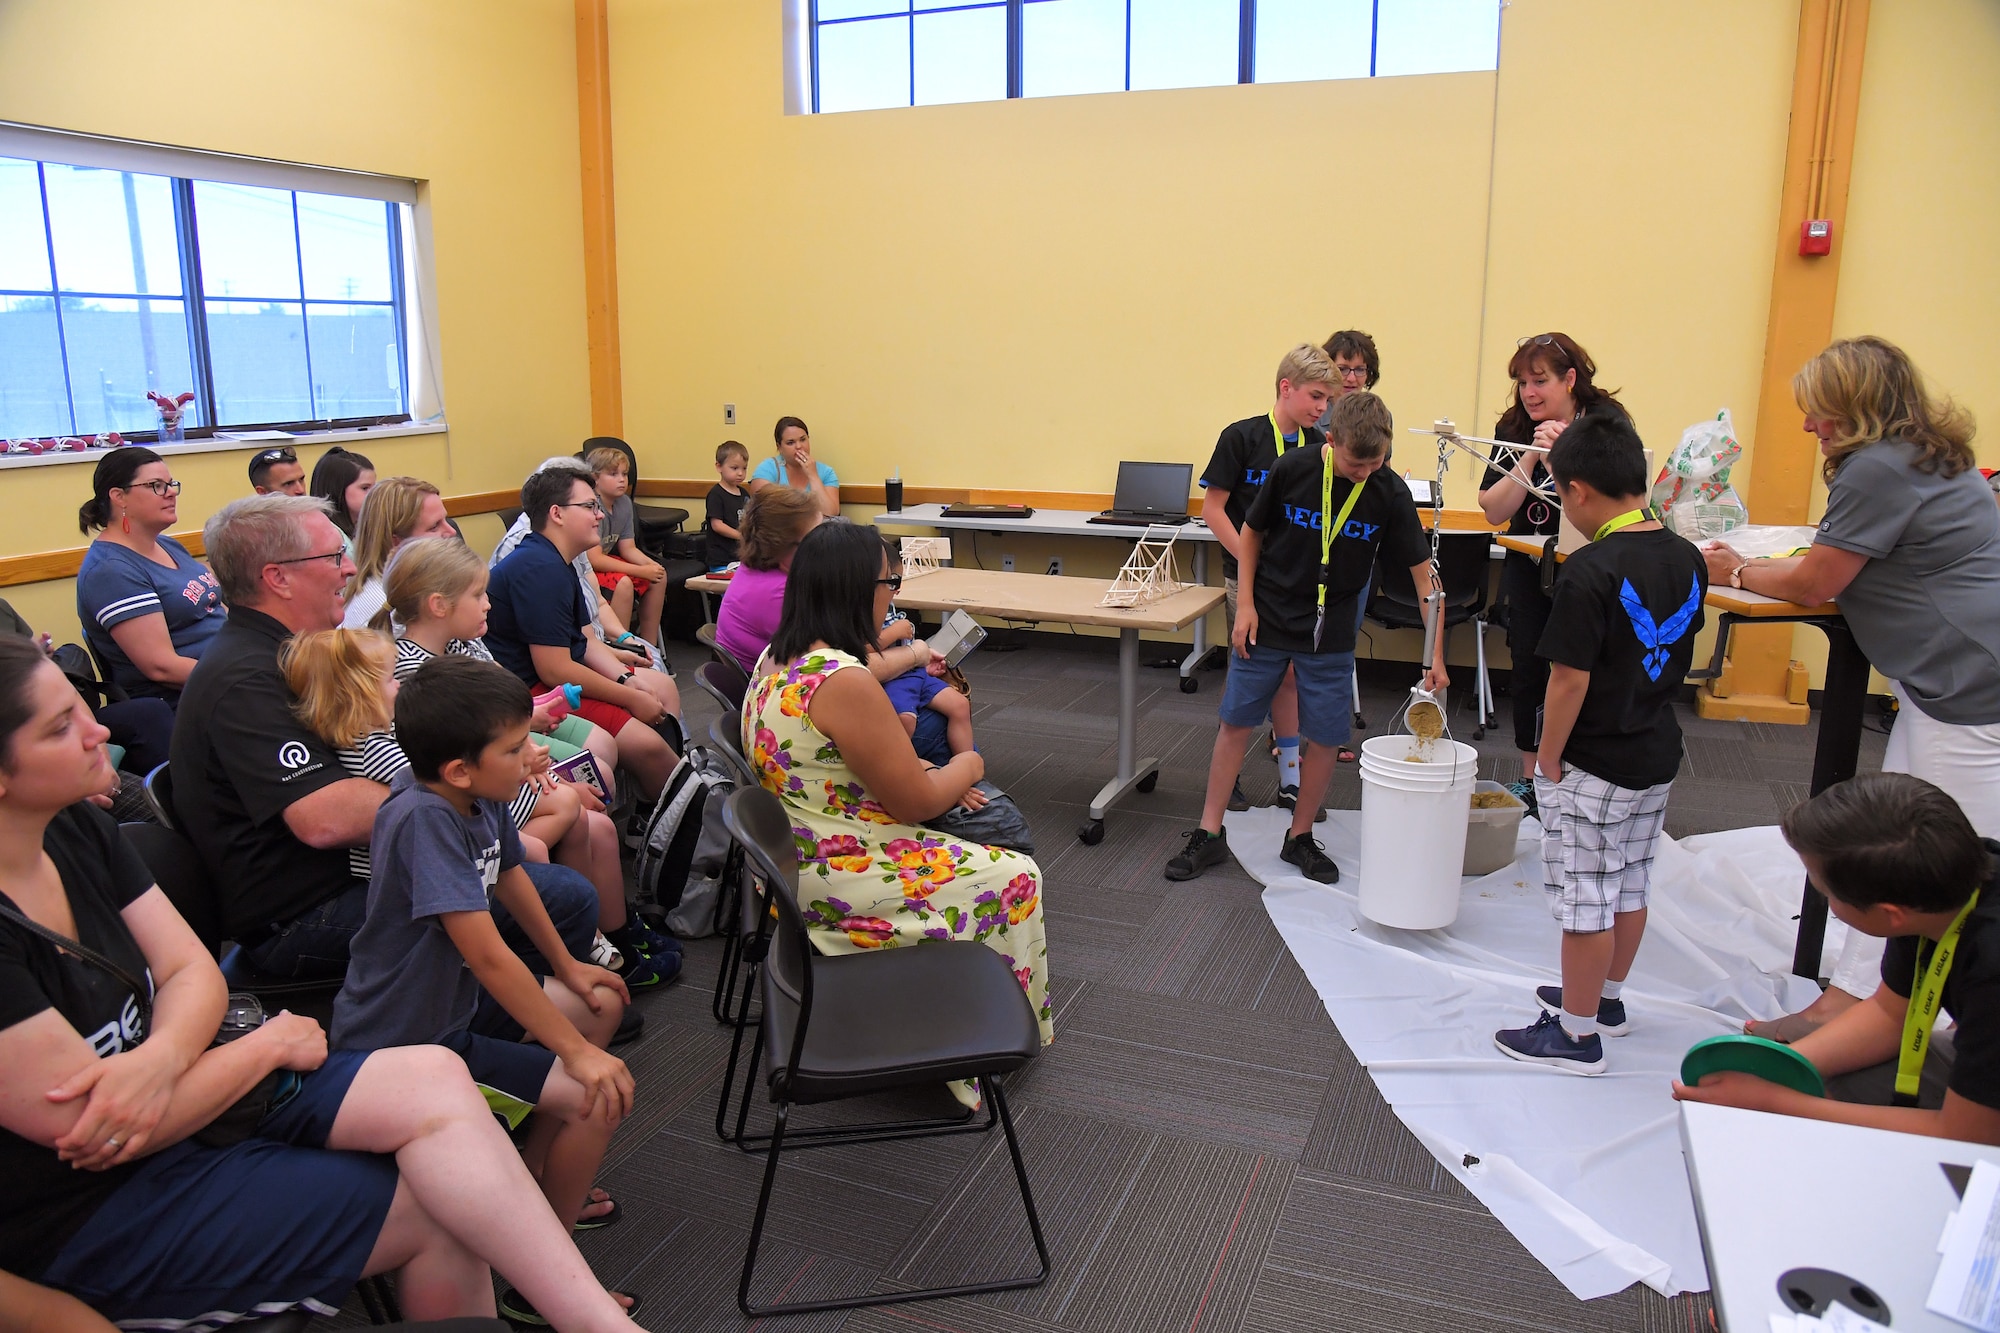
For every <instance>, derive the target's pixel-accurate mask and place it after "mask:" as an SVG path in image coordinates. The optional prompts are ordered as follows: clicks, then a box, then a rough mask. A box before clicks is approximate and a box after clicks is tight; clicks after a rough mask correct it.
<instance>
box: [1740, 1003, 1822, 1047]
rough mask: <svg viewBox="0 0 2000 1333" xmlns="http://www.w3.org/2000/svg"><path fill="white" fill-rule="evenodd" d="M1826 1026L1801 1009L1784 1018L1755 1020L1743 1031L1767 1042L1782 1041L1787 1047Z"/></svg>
mask: <svg viewBox="0 0 2000 1333" xmlns="http://www.w3.org/2000/svg"><path fill="white" fill-rule="evenodd" d="M1822 1026H1824V1025H1823V1024H1822V1023H1821V1022H1820V1021H1819V1020H1818V1019H1815V1018H1808V1017H1806V1013H1805V1011H1804V1010H1803V1009H1801V1010H1800V1011H1799V1012H1798V1013H1796V1014H1786V1015H1785V1016H1784V1017H1783V1018H1753V1019H1751V1020H1750V1021H1749V1022H1747V1023H1745V1024H1744V1025H1743V1030H1744V1031H1745V1032H1747V1033H1749V1034H1750V1035H1751V1036H1753V1037H1762V1038H1764V1039H1765V1040H1766V1041H1780V1042H1783V1043H1785V1044H1786V1045H1787V1046H1789V1045H1791V1044H1792V1043H1793V1042H1795V1041H1797V1040H1798V1039H1799V1038H1800V1037H1805V1036H1810V1035H1811V1034H1813V1033H1815V1032H1817V1031H1819V1030H1820V1028H1821V1027H1822Z"/></svg>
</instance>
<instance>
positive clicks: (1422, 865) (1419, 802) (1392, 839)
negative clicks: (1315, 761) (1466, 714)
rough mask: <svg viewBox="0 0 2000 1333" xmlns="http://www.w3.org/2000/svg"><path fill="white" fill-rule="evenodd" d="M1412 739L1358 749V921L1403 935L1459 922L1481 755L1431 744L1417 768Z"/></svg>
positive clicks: (1380, 740)
mask: <svg viewBox="0 0 2000 1333" xmlns="http://www.w3.org/2000/svg"><path fill="white" fill-rule="evenodd" d="M1416 748H1417V738H1416V737H1414V736H1405V735H1393V736H1370V737H1369V738H1368V739H1367V740H1365V741H1363V742H1361V894H1360V900H1361V915H1363V916H1365V917H1367V918H1368V919H1369V920H1370V921H1373V922H1375V923H1376V924H1378V925H1384V926H1394V927H1396V928H1397V929H1399V930H1436V929H1438V928H1439V927H1441V926H1448V925H1450V924H1451V923H1452V922H1453V921H1455V920H1457V919H1458V888H1459V877H1460V875H1461V874H1462V873H1463V867H1464V863H1465V827H1466V822H1467V819H1468V817H1469V816H1470V815H1471V813H1472V788H1473V784H1474V783H1475V782H1477V780H1478V777H1479V752H1478V751H1477V750H1475V749H1473V748H1472V747H1471V746H1470V745H1466V744H1464V743H1462V742H1459V741H1453V740H1446V739H1443V738H1440V739H1438V740H1435V741H1433V742H1431V758H1430V760H1429V761H1428V762H1425V763H1412V762H1411V761H1410V755H1411V754H1412V753H1414V752H1415V750H1416Z"/></svg>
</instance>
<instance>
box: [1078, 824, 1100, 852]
mask: <svg viewBox="0 0 2000 1333" xmlns="http://www.w3.org/2000/svg"><path fill="white" fill-rule="evenodd" d="M1076 840H1077V841H1078V842H1080V843H1082V844H1083V845H1084V846H1086V847H1095V846H1096V845H1097V844H1098V843H1100V842H1103V841H1104V821H1103V820H1101V819H1086V820H1084V821H1083V823H1082V824H1081V825H1079V826H1078V827H1077V830H1076Z"/></svg>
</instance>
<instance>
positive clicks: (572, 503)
mask: <svg viewBox="0 0 2000 1333" xmlns="http://www.w3.org/2000/svg"><path fill="white" fill-rule="evenodd" d="M556 508H558V509H589V510H594V511H595V512H596V514H597V516H598V517H599V518H602V517H604V506H603V504H601V503H600V502H598V501H596V500H569V501H566V502H564V503H562V504H559V505H557V506H556Z"/></svg>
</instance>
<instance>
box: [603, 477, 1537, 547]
mask: <svg viewBox="0 0 2000 1333" xmlns="http://www.w3.org/2000/svg"><path fill="white" fill-rule="evenodd" d="M714 484H715V483H714V482H712V481H690V480H687V479H685V478H678V477H677V478H670V479H661V478H651V479H649V478H643V477H642V478H640V480H639V484H638V485H636V486H634V487H633V488H632V493H633V494H634V495H638V496H653V497H656V498H660V499H685V500H698V499H700V498H702V497H703V496H706V495H707V494H708V488H709V487H711V486H713V485H714ZM840 498H841V501H842V502H843V503H853V504H861V505H880V504H886V503H887V502H888V496H887V495H885V494H884V493H883V489H882V487H881V486H880V485H874V486H866V485H847V484H844V483H843V484H842V486H841V488H840ZM903 503H904V504H913V505H921V504H994V505H1000V504H1012V505H1033V506H1034V507H1035V508H1037V509H1081V510H1085V511H1086V512H1088V511H1095V510H1099V509H1108V508H1110V507H1111V496H1110V494H1109V493H1099V492H1095V491H1001V490H980V489H977V488H973V487H965V486H905V487H904V488H903ZM1418 513H1419V514H1421V515H1422V516H1423V518H1424V519H1425V521H1426V523H1428V521H1429V519H1430V511H1429V510H1428V509H1423V510H1419V511H1418ZM1444 525H1445V527H1447V528H1453V529H1470V530H1477V529H1481V528H1483V529H1485V530H1487V531H1489V532H1499V531H1502V530H1503V529H1504V528H1505V527H1506V524H1504V523H1489V522H1488V521H1487V519H1486V515H1484V514H1482V513H1480V512H1479V511H1478V510H1477V509H1447V510H1445V511H1444ZM1106 535H1107V536H1111V535H1115V534H1113V533H1110V532H1107V533H1106Z"/></svg>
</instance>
